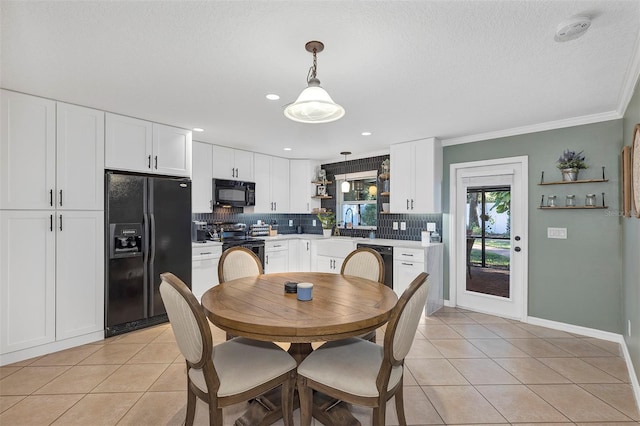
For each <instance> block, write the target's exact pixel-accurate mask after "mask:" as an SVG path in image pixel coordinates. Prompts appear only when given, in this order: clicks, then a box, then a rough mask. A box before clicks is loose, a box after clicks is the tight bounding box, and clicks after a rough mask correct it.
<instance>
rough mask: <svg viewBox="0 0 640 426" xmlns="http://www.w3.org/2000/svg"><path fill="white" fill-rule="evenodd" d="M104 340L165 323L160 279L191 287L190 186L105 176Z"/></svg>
mask: <svg viewBox="0 0 640 426" xmlns="http://www.w3.org/2000/svg"><path fill="white" fill-rule="evenodd" d="M105 185H106V191H105V194H106V203H105V225H106V230H105V232H106V235H105V237H106V238H105V242H106V246H107V247H106V250H105V254H106V260H105V266H106V267H105V275H106V276H105V336H106V337H109V336H114V335H117V334H121V333H126V332H128V331H132V330H136V329H139V328H144V327H148V326H151V325H155V324H159V323H161V322H166V321H167V314H166V310H165V308H164V304H163V303H162V298H161V297H160V274H161V273H164V272H171V273H173V274H174V275H176V276H177V277H178V278H180V279H181V280H182V281H184V282H185V283H186V284H187V285H188V286H191V181H190V180H189V179H185V178H170V177H155V176H144V175H135V174H123V173H116V172H112V171H108V172H106V176H105Z"/></svg>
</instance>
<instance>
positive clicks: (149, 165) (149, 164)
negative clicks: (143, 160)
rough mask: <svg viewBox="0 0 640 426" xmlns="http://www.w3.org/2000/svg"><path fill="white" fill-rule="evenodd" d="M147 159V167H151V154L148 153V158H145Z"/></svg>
mask: <svg viewBox="0 0 640 426" xmlns="http://www.w3.org/2000/svg"><path fill="white" fill-rule="evenodd" d="M147 161H148V163H147V167H148V168H151V155H149V157H148V160H147Z"/></svg>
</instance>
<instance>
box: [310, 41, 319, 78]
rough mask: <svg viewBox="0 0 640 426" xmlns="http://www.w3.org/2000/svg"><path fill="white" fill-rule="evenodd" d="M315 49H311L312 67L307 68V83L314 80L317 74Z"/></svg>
mask: <svg viewBox="0 0 640 426" xmlns="http://www.w3.org/2000/svg"><path fill="white" fill-rule="evenodd" d="M317 51H318V50H317V49H316V48H314V49H313V65H312V66H311V68H309V73H308V74H307V83H309V81H311V79H312V78H316V75H317V73H318V59H317V57H316V53H317Z"/></svg>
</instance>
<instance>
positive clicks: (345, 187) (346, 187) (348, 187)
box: [340, 151, 351, 192]
mask: <svg viewBox="0 0 640 426" xmlns="http://www.w3.org/2000/svg"><path fill="white" fill-rule="evenodd" d="M340 154H341V155H344V181H342V184H341V185H340V190H341V191H342V192H349V191H350V190H351V184H350V183H349V181H348V180H347V155H349V154H351V152H349V151H342V152H341V153H340Z"/></svg>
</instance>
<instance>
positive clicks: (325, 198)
mask: <svg viewBox="0 0 640 426" xmlns="http://www.w3.org/2000/svg"><path fill="white" fill-rule="evenodd" d="M311 198H318V199H320V200H328V199H329V198H333V197H332V196H331V195H314V196H313V197H311Z"/></svg>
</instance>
